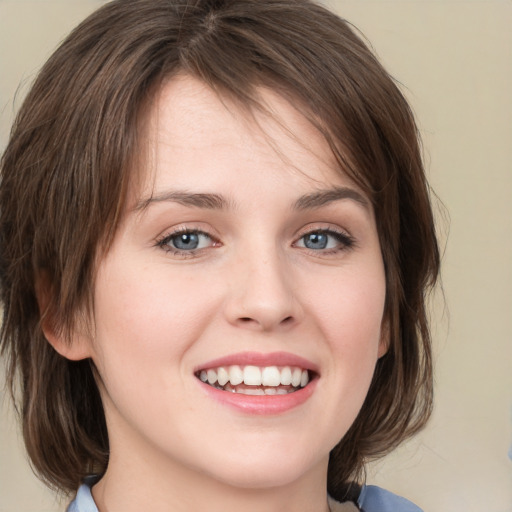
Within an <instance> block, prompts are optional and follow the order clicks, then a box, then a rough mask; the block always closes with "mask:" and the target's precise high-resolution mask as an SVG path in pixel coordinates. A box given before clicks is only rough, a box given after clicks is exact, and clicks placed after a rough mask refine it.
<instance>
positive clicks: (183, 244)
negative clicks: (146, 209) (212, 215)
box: [172, 233, 199, 250]
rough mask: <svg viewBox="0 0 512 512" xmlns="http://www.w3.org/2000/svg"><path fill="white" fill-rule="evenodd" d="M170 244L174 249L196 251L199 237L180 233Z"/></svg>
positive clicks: (194, 234)
mask: <svg viewBox="0 0 512 512" xmlns="http://www.w3.org/2000/svg"><path fill="white" fill-rule="evenodd" d="M172 243H173V245H174V247H176V249H185V250H186V249H188V250H191V249H197V246H198V245H199V235H198V234H197V233H182V234H180V235H177V236H176V237H174V238H173V241H172Z"/></svg>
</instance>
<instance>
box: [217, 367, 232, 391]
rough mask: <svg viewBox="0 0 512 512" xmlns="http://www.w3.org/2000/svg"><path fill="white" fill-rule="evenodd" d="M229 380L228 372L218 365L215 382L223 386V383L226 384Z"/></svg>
mask: <svg viewBox="0 0 512 512" xmlns="http://www.w3.org/2000/svg"><path fill="white" fill-rule="evenodd" d="M228 381H229V373H228V372H227V370H226V368H224V367H222V366H221V367H220V368H219V369H218V370H217V382H218V383H219V386H224V384H227V383H228Z"/></svg>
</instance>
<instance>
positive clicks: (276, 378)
mask: <svg viewBox="0 0 512 512" xmlns="http://www.w3.org/2000/svg"><path fill="white" fill-rule="evenodd" d="M261 383H262V384H263V385H264V386H279V385H280V384H281V372H280V371H279V368H278V367H277V366H267V367H265V368H263V371H262V372H261Z"/></svg>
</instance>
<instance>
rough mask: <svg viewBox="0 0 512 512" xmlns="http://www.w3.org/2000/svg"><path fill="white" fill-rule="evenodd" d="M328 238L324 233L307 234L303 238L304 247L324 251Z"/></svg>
mask: <svg viewBox="0 0 512 512" xmlns="http://www.w3.org/2000/svg"><path fill="white" fill-rule="evenodd" d="M327 243H328V236H327V235H326V234H325V233H309V234H308V235H306V236H305V237H304V245H305V246H306V247H307V248H308V249H325V248H326V247H327Z"/></svg>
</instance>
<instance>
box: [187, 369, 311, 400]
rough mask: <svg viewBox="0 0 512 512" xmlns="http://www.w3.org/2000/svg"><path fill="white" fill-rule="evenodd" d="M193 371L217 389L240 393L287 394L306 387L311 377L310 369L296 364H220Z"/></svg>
mask: <svg viewBox="0 0 512 512" xmlns="http://www.w3.org/2000/svg"><path fill="white" fill-rule="evenodd" d="M195 375H196V377H197V378H198V379H199V380H201V381H202V382H204V383H205V384H208V385H209V386H212V387H214V388H216V389H220V390H222V391H229V392H231V393H240V394H243V395H286V394H288V393H294V392H295V391H298V390H300V389H302V388H304V387H306V386H307V385H308V383H309V382H310V380H311V378H312V375H310V371H309V370H305V369H303V368H300V367H297V366H279V367H278V366H263V367H259V366H252V365H247V366H239V365H232V366H219V367H217V368H209V369H204V370H200V371H198V372H196V374H195Z"/></svg>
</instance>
